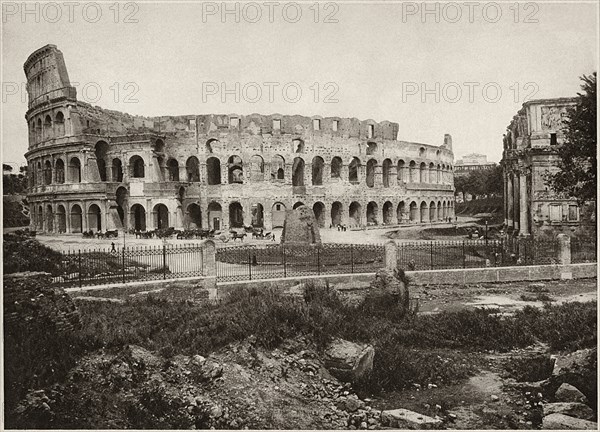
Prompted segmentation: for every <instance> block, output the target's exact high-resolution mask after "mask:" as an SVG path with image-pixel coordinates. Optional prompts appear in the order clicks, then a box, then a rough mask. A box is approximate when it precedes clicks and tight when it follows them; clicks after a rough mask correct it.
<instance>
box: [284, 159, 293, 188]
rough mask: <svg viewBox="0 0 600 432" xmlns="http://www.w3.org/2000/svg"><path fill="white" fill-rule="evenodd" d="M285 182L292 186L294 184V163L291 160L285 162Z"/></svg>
mask: <svg viewBox="0 0 600 432" xmlns="http://www.w3.org/2000/svg"><path fill="white" fill-rule="evenodd" d="M283 171H284V172H283V177H284V178H283V182H284V184H286V185H289V186H291V185H292V174H293V173H292V164H291V163H289V162H286V163H285V167H284V169H283Z"/></svg>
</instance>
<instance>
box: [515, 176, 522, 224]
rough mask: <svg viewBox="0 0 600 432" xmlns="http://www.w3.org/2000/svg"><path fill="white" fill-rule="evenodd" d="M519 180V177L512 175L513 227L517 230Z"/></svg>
mask: <svg viewBox="0 0 600 432" xmlns="http://www.w3.org/2000/svg"><path fill="white" fill-rule="evenodd" d="M520 187H521V185H520V182H519V177H518V176H514V177H513V228H514V230H515V231H519V203H520V198H519V197H520V195H521V193H520Z"/></svg>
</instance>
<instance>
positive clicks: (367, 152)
mask: <svg viewBox="0 0 600 432" xmlns="http://www.w3.org/2000/svg"><path fill="white" fill-rule="evenodd" d="M24 68H25V73H26V75H27V80H28V89H30V90H29V96H30V101H29V110H28V111H27V113H26V119H27V122H28V125H29V137H30V141H29V143H30V145H29V151H28V152H27V154H26V158H27V160H28V170H29V171H28V172H30V173H31V183H30V191H29V194H28V201H29V202H30V204H31V215H32V217H31V221H32V222H31V226H30V227H31V229H34V230H37V231H44V232H59V233H61V232H67V233H79V232H82V231H89V230H92V231H105V230H112V229H120V228H125V229H139V230H145V229H147V230H152V229H155V228H163V227H167V226H172V227H175V228H178V229H182V228H189V227H195V228H198V227H202V228H208V229H220V230H225V229H228V228H231V227H240V226H241V225H242V224H243V225H246V226H248V225H254V226H258V227H263V228H265V229H266V230H271V229H273V228H280V227H282V226H283V220H284V218H283V216H282V215H284V214H285V211H287V210H291V209H293V208H295V207H297V206H298V205H302V204H304V205H306V206H308V207H309V208H311V209H312V210H313V211H314V213H315V216H316V219H317V223H318V225H319V226H320V227H322V228H324V227H329V226H330V225H337V224H343V225H349V226H350V227H364V226H366V225H381V224H385V225H395V224H401V223H409V222H410V223H427V222H433V221H438V220H440V221H441V220H444V219H445V218H447V217H448V216H453V213H454V185H453V167H452V165H453V153H452V140H451V137H450V136H449V135H445V136H444V139H443V141H442V140H440V144H441V145H439V146H435V145H428V144H420V143H413V142H407V141H401V140H398V132H399V130H400V125H399V124H397V123H393V122H389V121H381V122H376V121H374V120H370V119H369V120H359V119H356V118H340V117H320V116H312V117H308V116H297V115H292V116H282V115H279V114H271V115H261V114H251V115H237V114H228V115H221V114H207V115H182V116H160V117H142V116H133V115H129V114H127V113H120V112H116V111H111V110H105V109H102V108H99V107H96V106H91V105H89V104H87V103H83V102H81V101H78V100H77V95H76V91H75V88H74V87H72V86H71V85H70V82H69V77H68V74H67V73H66V66H65V61H64V59H63V56H62V54H61V53H60V51H59V50H58V49H57V48H56V47H55V46H53V45H48V46H45V47H43V48H41V49H39V50H37V51H36V52H34V53H33V54H32V55H31V56H30V58H29V59H28V60H27V62H26V63H25V65H24ZM57 83H58V84H60V85H58V84H57ZM353 161H354V162H353ZM350 171H352V176H350ZM350 177H351V178H350Z"/></svg>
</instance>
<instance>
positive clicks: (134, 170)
mask: <svg viewBox="0 0 600 432" xmlns="http://www.w3.org/2000/svg"><path fill="white" fill-rule="evenodd" d="M129 173H130V174H129V175H130V177H132V178H144V176H145V175H146V173H145V166H144V159H142V157H141V156H138V155H135V156H131V159H129Z"/></svg>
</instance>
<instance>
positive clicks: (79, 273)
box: [78, 249, 81, 288]
mask: <svg viewBox="0 0 600 432" xmlns="http://www.w3.org/2000/svg"><path fill="white" fill-rule="evenodd" d="M78 275H79V288H81V249H79V272H78Z"/></svg>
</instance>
